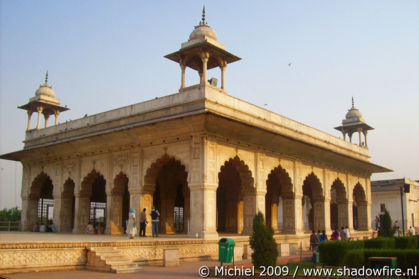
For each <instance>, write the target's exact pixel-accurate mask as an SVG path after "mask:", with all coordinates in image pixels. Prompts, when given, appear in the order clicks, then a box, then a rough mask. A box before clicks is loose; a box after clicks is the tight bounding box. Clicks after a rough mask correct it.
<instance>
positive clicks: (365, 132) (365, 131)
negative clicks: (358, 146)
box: [363, 130, 368, 147]
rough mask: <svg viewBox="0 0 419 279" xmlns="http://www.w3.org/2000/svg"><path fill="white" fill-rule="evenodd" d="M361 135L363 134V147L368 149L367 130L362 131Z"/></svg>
mask: <svg viewBox="0 0 419 279" xmlns="http://www.w3.org/2000/svg"><path fill="white" fill-rule="evenodd" d="M363 133H364V140H365V147H368V143H367V133H368V130H363Z"/></svg>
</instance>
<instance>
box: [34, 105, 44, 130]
mask: <svg viewBox="0 0 419 279" xmlns="http://www.w3.org/2000/svg"><path fill="white" fill-rule="evenodd" d="M36 111H37V112H38V122H37V124H36V129H37V130H39V129H40V128H41V113H42V111H43V108H42V107H37V108H36Z"/></svg>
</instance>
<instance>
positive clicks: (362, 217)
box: [358, 202, 369, 231]
mask: <svg viewBox="0 0 419 279" xmlns="http://www.w3.org/2000/svg"><path fill="white" fill-rule="evenodd" d="M368 223H369V222H368V205H367V203H366V202H365V203H364V202H363V203H360V204H359V205H358V230H360V231H367V230H368Z"/></svg>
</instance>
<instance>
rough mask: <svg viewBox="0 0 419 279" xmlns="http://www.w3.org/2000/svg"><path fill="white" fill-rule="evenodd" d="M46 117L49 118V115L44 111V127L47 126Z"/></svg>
mask: <svg viewBox="0 0 419 279" xmlns="http://www.w3.org/2000/svg"><path fill="white" fill-rule="evenodd" d="M48 118H49V115H48V114H46V113H44V120H45V125H44V127H45V128H47V127H48Z"/></svg>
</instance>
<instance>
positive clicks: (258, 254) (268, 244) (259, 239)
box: [250, 212, 278, 267]
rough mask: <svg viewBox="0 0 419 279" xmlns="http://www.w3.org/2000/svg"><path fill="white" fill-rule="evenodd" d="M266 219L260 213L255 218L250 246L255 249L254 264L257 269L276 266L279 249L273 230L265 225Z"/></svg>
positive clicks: (253, 254)
mask: <svg viewBox="0 0 419 279" xmlns="http://www.w3.org/2000/svg"><path fill="white" fill-rule="evenodd" d="M264 219H265V218H264V217H263V214H262V213H261V212H259V213H258V214H257V215H256V216H255V217H254V218H253V234H252V236H251V237H250V246H251V247H252V249H253V253H252V262H253V265H254V266H256V267H259V266H276V259H277V258H278V248H277V244H276V242H275V239H274V238H273V234H274V232H273V230H272V228H269V227H267V226H266V225H265V222H264Z"/></svg>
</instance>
